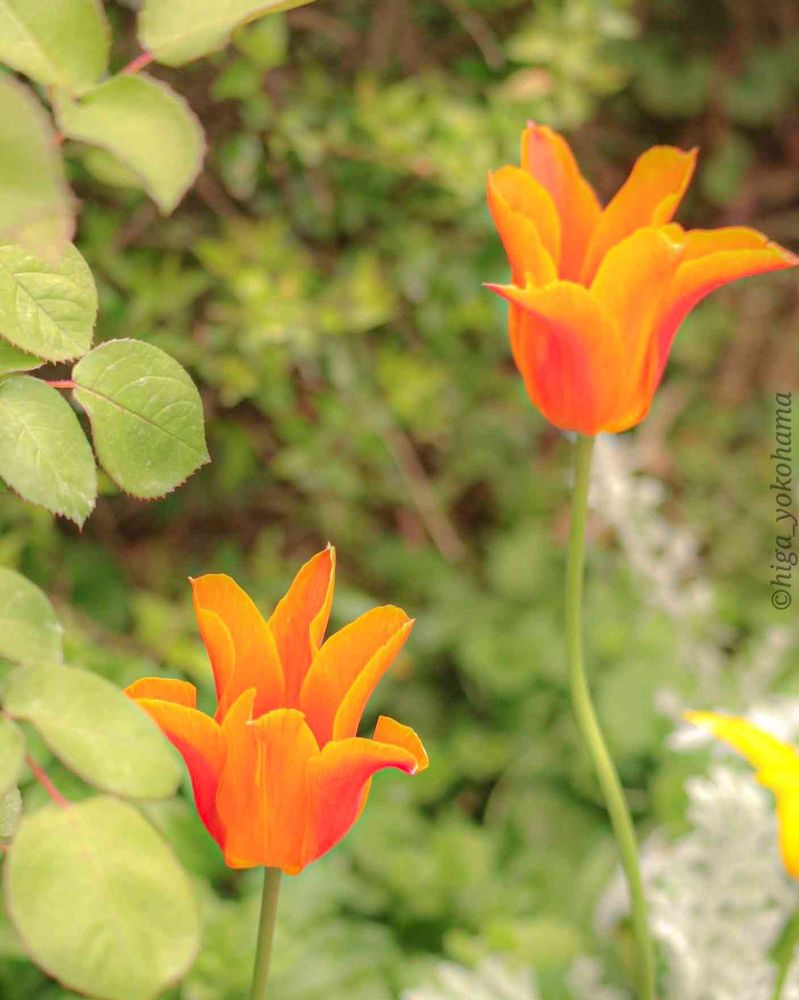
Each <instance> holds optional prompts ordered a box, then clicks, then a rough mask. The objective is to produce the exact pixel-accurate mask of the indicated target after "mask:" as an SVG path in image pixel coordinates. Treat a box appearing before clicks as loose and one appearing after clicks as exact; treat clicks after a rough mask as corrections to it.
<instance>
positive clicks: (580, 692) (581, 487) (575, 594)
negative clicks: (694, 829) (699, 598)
mask: <svg viewBox="0 0 799 1000" xmlns="http://www.w3.org/2000/svg"><path fill="white" fill-rule="evenodd" d="M593 450H594V438H593V437H585V436H583V435H578V437H577V442H576V445H575V453H574V493H573V495H572V511H571V525H570V527H569V548H568V554H567V559H566V649H567V653H568V660H569V684H570V687H571V695H572V703H573V705H574V713H575V715H576V717H577V725H578V727H579V729H580V733H581V734H582V737H583V739H584V741H585V743H586V746H587V747H588V751H589V753H590V754H591V759H592V761H593V763H594V768H595V769H596V774H597V777H598V778H599V785H600V787H601V789H602V794H603V795H604V797H605V803H606V804H607V809H608V814H609V815H610V821H611V824H612V826H613V832H614V834H615V836H616V842H617V844H618V847H619V853H620V854H621V863H622V867H623V868H624V873H625V876H626V878H627V884H628V886H629V889H630V899H631V902H632V923H633V936H634V939H635V953H636V961H635V967H636V969H635V971H636V986H637V994H638V997H639V1000H654V998H655V964H654V953H653V949H652V942H651V939H650V937H649V929H648V920H647V906H646V897H645V896H644V887H643V883H642V881H641V871H640V868H639V864H638V847H637V845H636V841H635V830H634V828H633V822H632V819H631V817H630V812H629V810H628V808H627V803H626V802H625V799H624V792H623V791H622V787H621V782H620V781H619V776H618V775H617V774H616V769H615V767H614V766H613V761H612V760H611V757H610V753H609V752H608V748H607V746H606V745H605V740H604V737H603V736H602V730H601V729H600V727H599V721H598V720H597V716H596V711H595V710H594V705H593V702H592V701H591V691H590V688H589V687H588V681H587V679H586V675H585V667H584V665H583V649H582V625H581V616H582V601H583V565H584V562H585V523H586V518H587V514H588V483H589V480H590V477H591V456H592V453H593Z"/></svg>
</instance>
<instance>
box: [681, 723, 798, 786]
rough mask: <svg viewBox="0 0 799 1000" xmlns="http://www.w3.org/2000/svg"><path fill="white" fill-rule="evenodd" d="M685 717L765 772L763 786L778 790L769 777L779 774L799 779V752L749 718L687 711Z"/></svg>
mask: <svg viewBox="0 0 799 1000" xmlns="http://www.w3.org/2000/svg"><path fill="white" fill-rule="evenodd" d="M685 718H686V719H687V720H688V722H691V723H693V725H695V726H701V727H702V728H703V729H707V730H709V731H710V732H711V733H712V734H713V735H714V736H715V737H716V739H719V740H722V741H723V742H724V743H726V744H728V745H729V746H731V747H732V748H733V750H737V751H738V753H739V754H741V756H742V757H745V758H746V759H747V760H748V761H749V763H750V764H751V765H752V766H753V767H754V768H756V769H757V771H758V772H762V775H759V776H762V777H765V778H766V780H765V781H764V782H763V783H764V784H767V785H768V787H769V788H773V789H774V790H775V791H777V790H778V789H777V788H776V787H775V786H776V784H777V782H775V781H774V780H773V777H772V780H768V778H769V776H776V775H779V774H780V773H782V774H795V775H797V776H799V753H797V752H796V750H794V748H793V747H792V746H790V745H789V744H787V743H783V742H782V741H781V740H778V739H777V738H776V736H772V735H771V734H770V733H767V732H765V731H764V730H762V729H760V728H759V727H758V726H756V725H754V724H753V723H751V722H749V721H748V720H747V719H741V718H738V717H737V716H734V715H718V714H716V713H715V712H686V713H685Z"/></svg>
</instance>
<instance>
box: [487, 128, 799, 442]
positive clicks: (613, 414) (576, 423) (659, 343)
mask: <svg viewBox="0 0 799 1000" xmlns="http://www.w3.org/2000/svg"><path fill="white" fill-rule="evenodd" d="M695 161H696V150H691V151H690V152H683V151H682V150H680V149H675V148H673V147H672V146H654V147H653V148H652V149H649V150H647V152H645V153H644V154H643V155H642V156H641V157H640V158H639V159H638V161H637V163H636V164H635V166H634V167H633V170H632V173H631V174H630V176H629V177H628V178H627V180H626V181H625V183H624V184H623V185H622V187H621V189H620V190H619V191H618V192H617V194H616V195H615V197H614V198H613V199H612V200H611V201H610V203H609V204H608V205H607V206H606V207H605V208H604V209H603V208H602V207H601V206H600V204H599V201H598V199H597V197H596V195H595V194H594V191H593V189H592V188H591V186H590V184H589V183H588V182H587V181H586V180H585V178H584V177H583V175H582V174H581V173H580V169H579V167H578V166H577V163H576V161H575V159H574V156H573V154H572V151H571V149H570V148H569V145H568V143H567V142H566V140H565V139H564V138H563V137H562V136H560V135H558V133H557V132H553V131H552V130H551V129H549V128H546V127H544V126H540V125H533V124H530V125H528V127H527V128H526V129H525V131H524V133H523V135H522V156H521V162H522V165H521V167H513V166H505V167H502V168H501V169H500V170H497V171H496V172H494V173H491V174H489V177H488V204H489V207H490V209H491V214H492V216H493V218H494V222H495V224H496V227H497V229H498V231H499V235H500V237H501V239H502V243H503V245H504V247H505V251H506V253H507V255H508V260H509V263H510V266H511V271H512V284H510V285H489V286H488V287H489V288H491V289H492V290H493V291H495V292H497V293H498V294H500V295H501V296H503V297H504V298H505V299H507V300H508V301H509V302H510V304H511V305H510V317H509V330H510V342H511V350H512V352H513V357H514V360H515V362H516V366H517V367H518V369H519V371H520V372H521V375H522V377H523V379H524V384H525V387H526V389H527V393H528V395H529V396H530V399H531V400H532V402H533V403H534V404H535V405H536V406H537V407H538V408H539V409H540V410H541V412H542V413H543V414H544V416H545V417H546V418H547V419H548V420H549V421H551V423H553V424H555V425H556V426H558V427H561V428H563V429H564V430H573V431H578V432H579V433H581V434H588V435H593V434H597V433H599V432H600V431H611V432H619V431H624V430H627V429H628V428H630V427H633V426H634V425H635V424H637V423H639V422H640V421H641V420H643V418H644V417H645V416H646V414H647V412H648V410H649V407H650V406H651V404H652V399H653V397H654V394H655V391H656V389H657V387H658V385H659V383H660V380H661V378H662V375H663V370H664V368H665V365H666V361H667V359H668V355H669V351H670V349H671V345H672V342H673V340H674V336H675V334H676V333H677V330H678V328H679V326H680V324H681V323H682V321H683V319H685V317H686V315H687V314H688V313H689V312H690V310H691V309H693V307H694V306H695V305H696V304H697V303H698V302H700V301H701V300H702V299H703V298H704V297H705V296H706V295H707V294H708V293H709V292H712V291H713V290H714V289H716V288H718V287H720V286H721V285H724V284H726V283H727V282H728V281H733V280H735V279H736V278H743V277H747V276H748V275H753V274H760V273H762V272H766V271H777V270H781V269H782V268H786V267H792V266H794V265H795V264H797V263H799V258H797V257H795V256H793V255H792V254H790V253H788V251H786V250H784V249H783V248H782V247H779V246H777V244H775V243H770V242H769V241H768V240H767V239H766V237H765V236H763V235H762V234H760V233H758V232H756V231H755V230H753V229H745V228H742V227H729V228H724V229H714V230H703V229H695V230H688V231H686V230H684V229H683V228H682V227H681V226H679V225H677V224H676V223H673V222H672V221H671V220H672V217H673V216H674V213H675V211H676V209H677V207H678V205H679V203H680V200H681V198H682V196H683V194H684V192H685V189H686V188H687V186H688V183H689V181H690V179H691V175H692V173H693V170H694V165H695Z"/></svg>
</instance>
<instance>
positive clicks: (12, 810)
mask: <svg viewBox="0 0 799 1000" xmlns="http://www.w3.org/2000/svg"><path fill="white" fill-rule="evenodd" d="M21 816H22V795H21V794H20V790H19V789H18V788H17V787H16V785H15V786H14V787H13V788H9V790H8V791H7V792H6V794H5V795H4V796H3V798H2V800H0V838H2V839H3V840H10V839H11V838H12V837H13V836H14V834H15V833H16V832H17V827H18V826H19V821H20V817H21Z"/></svg>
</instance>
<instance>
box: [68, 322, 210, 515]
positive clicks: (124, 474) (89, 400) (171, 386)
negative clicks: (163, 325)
mask: <svg viewBox="0 0 799 1000" xmlns="http://www.w3.org/2000/svg"><path fill="white" fill-rule="evenodd" d="M72 377H73V379H74V381H75V386H76V388H75V398H76V399H77V400H78V402H79V403H80V404H81V405H82V406H83V407H85V409H86V412H87V413H88V414H89V419H90V420H91V424H92V433H93V435H94V446H95V449H96V451H97V455H98V458H99V460H100V464H101V465H102V466H103V468H104V469H105V471H106V472H107V473H108V474H109V476H111V478H112V479H113V480H114V482H115V483H116V484H117V486H119V487H120V489H123V490H125V491H126V492H127V493H132V494H133V495H134V496H137V497H141V498H145V499H151V498H153V497H158V496H163V494H164V493H168V492H169V491H170V490H173V489H174V488H175V487H176V486H179V485H180V484H181V483H182V482H183V481H184V480H185V479H187V478H188V477H189V476H190V475H191V474H192V473H193V472H194V471H196V470H197V469H198V468H199V467H200V466H201V465H204V464H205V463H206V462H207V461H208V450H207V448H206V446H205V428H204V425H203V409H202V402H201V400H200V394H199V393H198V392H197V389H196V387H195V385H194V383H193V382H192V380H191V379H190V378H189V376H188V375H187V374H186V372H185V371H184V370H183V368H181V366H180V365H179V364H178V363H177V361H174V360H173V359H172V358H170V357H169V355H168V354H165V353H164V352H163V351H161V350H159V349H158V348H157V347H153V346H152V345H151V344H143V343H141V342H140V341H137V340H110V341H108V342H107V343H105V344H101V345H100V346H99V347H96V348H95V349H94V350H93V351H92V352H91V353H90V354H87V355H86V357H84V358H82V359H81V360H80V361H79V362H78V364H77V365H76V366H75V368H74V370H73V372H72Z"/></svg>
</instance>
